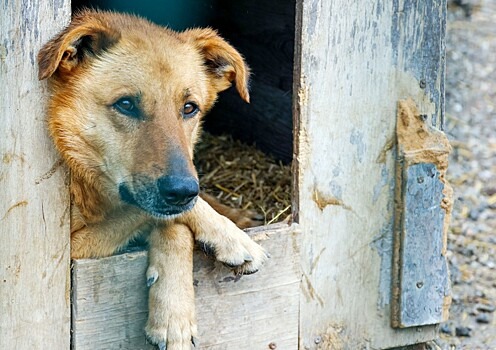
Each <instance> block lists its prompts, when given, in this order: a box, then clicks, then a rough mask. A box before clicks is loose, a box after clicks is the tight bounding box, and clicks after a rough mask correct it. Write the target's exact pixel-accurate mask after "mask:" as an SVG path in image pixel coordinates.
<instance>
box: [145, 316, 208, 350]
mask: <svg viewBox="0 0 496 350" xmlns="http://www.w3.org/2000/svg"><path fill="white" fill-rule="evenodd" d="M191 321H192V320H188V319H187V318H185V317H181V316H180V315H170V316H169V318H168V322H167V324H165V325H155V324H152V323H151V322H148V324H147V325H146V328H145V332H146V339H147V341H148V342H149V343H151V344H153V345H156V346H157V347H158V349H159V350H191V349H192V348H193V347H197V346H198V340H197V338H196V324H195V323H194V322H191Z"/></svg>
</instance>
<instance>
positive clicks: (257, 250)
mask: <svg viewBox="0 0 496 350" xmlns="http://www.w3.org/2000/svg"><path fill="white" fill-rule="evenodd" d="M176 222H181V223H183V224H185V225H187V226H188V227H189V228H190V229H191V230H192V231H193V233H194V235H195V240H196V241H198V242H200V244H202V246H203V248H204V249H205V250H207V251H212V252H213V254H214V255H215V257H216V259H217V260H219V261H221V262H223V263H224V264H225V265H227V266H229V267H231V268H233V270H234V272H235V273H236V274H251V273H254V272H257V271H258V270H259V268H260V267H261V266H262V264H263V263H264V262H265V260H266V259H267V257H268V254H267V253H266V252H265V250H264V249H263V248H262V247H261V246H260V245H258V244H257V243H255V242H254V241H253V240H252V239H251V238H250V237H249V236H248V235H247V234H246V233H245V232H243V231H242V230H240V229H239V228H238V227H237V226H236V225H235V224H234V223H233V222H232V221H231V220H229V219H228V218H226V217H224V216H222V215H220V214H219V213H217V212H216V211H215V210H214V209H213V208H212V207H211V206H210V205H209V204H208V203H207V202H206V201H205V200H203V199H202V198H201V197H200V198H198V201H197V203H196V204H195V206H194V208H193V209H192V210H191V211H189V212H187V213H185V214H184V215H182V216H180V217H179V218H178V219H176Z"/></svg>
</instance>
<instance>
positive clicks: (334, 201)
mask: <svg viewBox="0 0 496 350" xmlns="http://www.w3.org/2000/svg"><path fill="white" fill-rule="evenodd" d="M312 199H313V201H314V202H315V204H317V207H318V208H319V209H320V210H321V211H323V210H324V208H325V207H327V206H328V205H336V206H340V207H343V208H344V209H346V210H352V209H351V207H350V206H348V205H346V204H344V202H343V201H342V200H341V199H338V198H335V197H330V196H326V195H324V194H322V192H320V191H319V190H318V189H314V191H313V196H312Z"/></svg>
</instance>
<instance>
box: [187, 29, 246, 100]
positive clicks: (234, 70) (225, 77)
mask: <svg viewBox="0 0 496 350" xmlns="http://www.w3.org/2000/svg"><path fill="white" fill-rule="evenodd" d="M181 35H184V36H185V37H186V39H187V40H188V41H192V42H193V43H194V45H195V46H196V48H197V49H198V50H199V51H200V53H201V54H202V56H203V59H204V62H205V65H206V67H207V72H208V74H209V75H210V78H211V81H212V84H213V86H214V88H215V89H216V91H217V92H220V91H223V90H226V89H227V88H229V87H230V86H231V84H232V82H233V81H234V82H235V84H236V89H237V90H238V92H239V95H240V96H241V98H242V99H243V100H245V101H246V102H250V94H249V92H248V83H249V77H250V69H249V68H248V66H247V65H246V63H245V61H244V60H243V57H242V56H241V55H240V54H239V52H238V51H236V49H235V48H234V47H232V46H231V45H229V44H228V43H227V42H226V41H225V40H224V39H222V38H221V37H220V36H219V35H218V34H217V32H216V31H215V30H213V29H210V28H205V29H190V30H187V31H185V32H183V33H182V34H181Z"/></svg>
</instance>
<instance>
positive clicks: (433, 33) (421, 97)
mask: <svg viewBox="0 0 496 350" xmlns="http://www.w3.org/2000/svg"><path fill="white" fill-rule="evenodd" d="M296 9H297V17H296V18H297V20H296V28H297V35H296V47H295V88H294V91H295V93H294V114H295V134H296V135H295V136H296V140H295V143H296V145H295V146H296V156H295V169H296V177H297V179H296V181H295V186H296V189H295V192H296V194H297V197H296V201H297V205H296V206H295V207H296V208H294V210H295V214H296V216H297V221H298V222H299V224H300V226H301V229H302V246H301V253H300V257H301V266H302V273H303V285H302V296H301V299H300V305H301V306H300V348H301V349H329V348H332V349H362V348H373V349H384V348H390V347H396V346H403V345H408V344H414V343H420V342H424V341H428V340H431V339H433V338H435V337H436V328H435V327H433V326H426V327H417V328H415V329H394V328H392V327H391V325H390V320H391V317H390V316H391V315H390V311H391V275H392V273H391V267H392V251H393V232H394V230H393V227H394V219H393V213H394V184H395V161H394V156H393V153H394V152H392V149H394V145H395V122H396V103H397V100H399V99H400V98H402V97H408V96H410V97H411V98H412V99H413V100H414V101H415V102H416V104H417V105H418V106H419V110H420V112H421V113H422V114H426V115H427V116H428V118H430V119H431V120H432V121H434V120H437V121H439V120H440V119H441V116H442V103H443V98H442V96H443V93H444V91H443V88H444V85H443V79H444V76H443V73H444V69H443V67H444V56H443V53H444V37H443V35H444V32H443V30H444V25H445V2H444V1H428V2H420V1H417V2H406V1H402V0H395V1H385V0H374V1H368V2H363V1H358V0H355V1H347V0H299V1H297V7H296ZM435 66H436V67H441V68H439V69H437V70H434V69H430V68H431V67H435ZM422 79H424V82H422ZM426 86H427V87H429V88H428V89H427V88H426Z"/></svg>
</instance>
